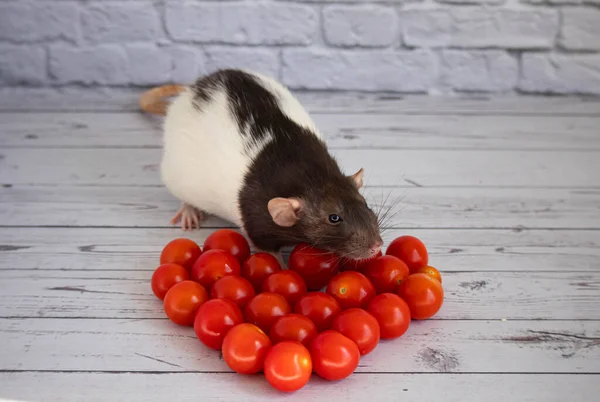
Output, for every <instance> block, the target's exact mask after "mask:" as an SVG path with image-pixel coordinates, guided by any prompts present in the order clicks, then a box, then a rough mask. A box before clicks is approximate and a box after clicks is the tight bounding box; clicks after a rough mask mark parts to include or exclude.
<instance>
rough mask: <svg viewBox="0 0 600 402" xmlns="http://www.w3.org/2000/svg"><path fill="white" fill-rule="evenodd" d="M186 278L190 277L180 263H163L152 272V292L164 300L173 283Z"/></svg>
mask: <svg viewBox="0 0 600 402" xmlns="http://www.w3.org/2000/svg"><path fill="white" fill-rule="evenodd" d="M188 279H190V274H189V273H188V271H187V269H185V268H184V267H182V266H181V265H177V264H163V265H161V266H160V267H158V268H156V271H154V273H153V274H152V282H151V285H152V292H153V293H154V295H155V296H156V297H158V298H159V299H160V300H164V299H165V295H166V294H167V292H168V291H169V289H171V287H173V285H176V284H178V283H179V282H181V281H187V280H188Z"/></svg>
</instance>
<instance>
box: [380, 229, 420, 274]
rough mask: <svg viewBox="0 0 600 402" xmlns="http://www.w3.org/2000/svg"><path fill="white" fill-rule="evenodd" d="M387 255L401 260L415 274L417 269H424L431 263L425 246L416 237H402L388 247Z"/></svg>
mask: <svg viewBox="0 0 600 402" xmlns="http://www.w3.org/2000/svg"><path fill="white" fill-rule="evenodd" d="M385 254H386V255H393V256H394V257H398V258H400V259H401V260H402V261H404V263H405V264H406V265H407V266H408V269H410V273H411V274H412V273H414V272H415V270H416V269H417V268H420V267H424V266H426V265H427V262H428V261H429V255H428V254H427V248H426V247H425V244H423V242H422V241H421V240H419V239H417V238H416V237H414V236H400V237H398V238H396V239H394V240H393V241H392V242H391V243H390V245H389V246H388V248H387V250H386V252H385Z"/></svg>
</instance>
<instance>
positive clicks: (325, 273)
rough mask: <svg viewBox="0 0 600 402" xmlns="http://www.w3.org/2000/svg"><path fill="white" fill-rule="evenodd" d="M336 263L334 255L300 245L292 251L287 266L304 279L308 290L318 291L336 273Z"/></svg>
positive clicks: (306, 245) (336, 258) (336, 259)
mask: <svg viewBox="0 0 600 402" xmlns="http://www.w3.org/2000/svg"><path fill="white" fill-rule="evenodd" d="M337 261H338V257H337V256H336V255H335V254H332V253H328V252H325V251H323V250H319V249H316V248H313V247H310V246H309V245H308V244H304V243H300V244H298V245H297V246H296V247H294V249H293V250H292V253H291V254H290V258H289V261H288V266H289V268H290V269H291V270H293V271H296V272H297V273H299V274H300V276H301V277H302V278H304V281H305V282H306V287H307V289H308V290H319V289H322V288H323V287H324V286H325V285H327V282H328V281H329V279H331V277H333V276H334V275H335V274H336V273H337V272H338V262H337Z"/></svg>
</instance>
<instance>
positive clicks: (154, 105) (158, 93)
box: [138, 85, 185, 116]
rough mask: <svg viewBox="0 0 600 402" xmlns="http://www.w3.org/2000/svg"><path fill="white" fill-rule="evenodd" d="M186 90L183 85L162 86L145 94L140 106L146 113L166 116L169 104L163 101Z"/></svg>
mask: <svg viewBox="0 0 600 402" xmlns="http://www.w3.org/2000/svg"><path fill="white" fill-rule="evenodd" d="M184 90H185V86H183V85H162V86H160V87H155V88H152V89H149V90H148V91H146V92H144V93H143V94H142V95H141V96H140V100H139V102H138V104H139V105H140V109H142V110H143V111H144V112H147V113H151V114H157V115H160V116H164V115H166V114H167V106H168V103H167V102H166V101H165V100H164V99H163V98H167V97H170V96H175V95H178V94H180V93H181V92H183V91H184Z"/></svg>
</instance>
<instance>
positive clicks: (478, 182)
mask: <svg viewBox="0 0 600 402" xmlns="http://www.w3.org/2000/svg"><path fill="white" fill-rule="evenodd" d="M7 151H8V152H7ZM160 153H161V151H160V150H158V149H51V150H47V149H10V150H5V151H3V152H2V154H1V156H0V183H12V184H71V185H86V184H103V185H126V186H131V185H158V184H160V174H159V162H160ZM333 154H334V155H335V156H336V157H337V158H338V160H339V162H340V164H341V166H342V167H343V168H345V170H346V172H347V173H350V172H355V171H357V170H358V169H359V168H361V167H364V168H365V171H366V177H367V179H368V181H367V184H368V185H370V186H378V185H383V186H397V185H398V184H402V183H404V182H405V181H406V180H409V182H412V183H417V185H418V186H425V187H429V186H572V187H578V186H600V176H599V175H597V174H596V172H597V171H600V157H599V154H598V153H596V152H572V151H571V152H566V151H565V152H559V151H544V152H531V151H483V150H475V151H463V150H440V151H437V150H432V151H426V150H405V151H401V152H399V151H398V150H334V152H333Z"/></svg>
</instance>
